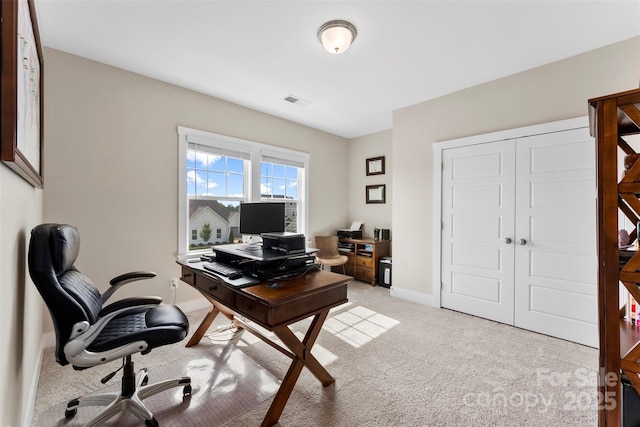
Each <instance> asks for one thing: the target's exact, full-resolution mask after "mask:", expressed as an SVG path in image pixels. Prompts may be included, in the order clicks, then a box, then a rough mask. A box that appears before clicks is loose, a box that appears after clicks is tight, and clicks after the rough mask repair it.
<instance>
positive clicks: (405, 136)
mask: <svg viewBox="0 0 640 427" xmlns="http://www.w3.org/2000/svg"><path fill="white" fill-rule="evenodd" d="M639 82H640V37H636V38H633V39H630V40H627V41H623V42H620V43H616V44H614V45H611V46H607V47H604V48H601V49H597V50H594V51H590V52H587V53H584V54H582V55H577V56H574V57H571V58H568V59H565V60H562V61H558V62H556V63H553V64H549V65H546V66H542V67H539V68H535V69H533V70H529V71H525V72H522V73H519V74H515V75H513V76H509V77H506V78H503V79H499V80H495V81H492V82H489V83H486V84H483V85H479V86H476V87H472V88H469V89H466V90H462V91H460V92H457V93H453V94H450V95H447V96H444V97H441V98H438V99H434V100H430V101H427V102H423V103H420V104H417V105H414V106H410V107H407V108H403V109H400V110H397V111H394V113H393V144H392V155H393V164H394V167H393V170H394V173H393V177H392V181H393V188H394V197H393V201H394V203H393V219H392V223H393V227H392V229H393V251H394V253H393V264H394V265H393V287H394V288H396V293H398V294H401V293H403V292H404V291H406V294H408V295H412V297H413V298H418V299H419V298H423V300H428V296H430V295H432V294H433V292H438V291H439V290H438V287H439V285H435V286H434V284H432V283H431V277H432V269H433V268H439V266H433V265H432V259H433V255H432V250H431V244H432V243H431V242H432V239H433V236H432V204H433V200H432V194H433V188H432V181H433V153H432V144H433V143H434V142H438V141H444V140H449V139H455V138H460V137H464V136H471V135H477V134H483V133H489V132H494V131H499V130H504V129H511V128H518V127H523V126H528V125H534V124H539V123H545V122H551V121H556V120H563V119H569V118H574V117H580V116H586V115H587V113H588V107H587V101H588V99H590V98H594V97H598V96H602V95H608V94H611V93H616V92H620V91H624V90H629V89H634V88H637V87H638V84H639ZM351 161H352V162H353V161H357V160H355V159H352V160H351ZM352 191H353V190H352Z"/></svg>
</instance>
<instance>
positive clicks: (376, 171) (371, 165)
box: [367, 156, 384, 176]
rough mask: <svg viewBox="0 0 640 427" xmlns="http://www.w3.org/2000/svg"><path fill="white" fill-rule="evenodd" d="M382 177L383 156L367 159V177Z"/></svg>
mask: <svg viewBox="0 0 640 427" xmlns="http://www.w3.org/2000/svg"><path fill="white" fill-rule="evenodd" d="M369 175H384V156H380V157H371V158H369V159H367V176H369Z"/></svg>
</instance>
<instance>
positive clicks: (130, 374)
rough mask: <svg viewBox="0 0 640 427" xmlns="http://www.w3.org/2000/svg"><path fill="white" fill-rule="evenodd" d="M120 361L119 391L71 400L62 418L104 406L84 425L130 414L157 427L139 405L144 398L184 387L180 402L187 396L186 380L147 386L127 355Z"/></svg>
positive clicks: (144, 373) (144, 376)
mask: <svg viewBox="0 0 640 427" xmlns="http://www.w3.org/2000/svg"><path fill="white" fill-rule="evenodd" d="M124 359H125V360H124V365H123V368H122V369H123V373H122V383H121V386H122V387H121V390H120V392H119V393H117V392H112V393H103V394H93V395H88V396H83V397H78V398H76V399H73V400H71V401H70V402H69V403H68V404H67V409H66V410H65V411H64V416H65V418H66V419H71V418H73V417H74V416H75V415H76V413H77V412H78V408H79V407H81V406H106V408H105V409H104V410H103V411H102V412H100V413H99V414H98V415H97V416H96V417H95V418H93V419H92V420H91V421H89V422H88V423H87V424H86V425H87V426H95V425H99V424H101V423H104V422H106V421H107V420H108V419H109V418H111V417H113V416H115V415H118V414H119V413H121V412H123V411H130V412H132V413H133V414H134V415H136V416H137V417H138V418H140V419H141V420H144V423H145V425H146V426H149V427H154V426H158V421H157V420H156V418H155V417H154V416H153V413H151V411H150V410H149V409H147V407H146V406H145V404H144V403H143V402H142V401H143V400H144V399H146V398H147V397H151V396H154V395H156V394H158V393H160V392H162V391H165V390H169V389H171V388H174V387H184V388H183V390H182V397H183V399H187V398H189V397H190V396H191V379H190V378H189V377H182V378H173V379H170V380H165V381H161V382H158V383H154V384H149V385H147V381H148V379H149V377H148V376H147V370H146V368H143V369H141V370H140V371H138V373H137V374H135V373H134V367H133V361H132V360H131V356H126V357H125V358H124Z"/></svg>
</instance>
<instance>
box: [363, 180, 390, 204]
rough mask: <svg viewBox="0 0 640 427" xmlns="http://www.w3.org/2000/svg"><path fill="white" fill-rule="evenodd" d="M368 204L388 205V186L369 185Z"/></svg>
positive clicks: (367, 192) (366, 188)
mask: <svg viewBox="0 0 640 427" xmlns="http://www.w3.org/2000/svg"><path fill="white" fill-rule="evenodd" d="M365 192H366V199H367V203H386V200H387V186H386V184H378V185H367V186H366V187H365Z"/></svg>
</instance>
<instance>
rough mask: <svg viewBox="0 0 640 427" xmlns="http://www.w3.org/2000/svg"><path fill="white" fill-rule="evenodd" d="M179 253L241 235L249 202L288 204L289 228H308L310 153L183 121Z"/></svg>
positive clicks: (210, 245) (207, 247) (180, 131)
mask: <svg viewBox="0 0 640 427" xmlns="http://www.w3.org/2000/svg"><path fill="white" fill-rule="evenodd" d="M178 136H179V138H178V140H179V167H178V170H179V180H178V181H179V191H178V197H179V200H178V207H179V212H178V223H179V230H178V255H185V254H188V253H190V252H194V251H202V250H207V249H209V248H211V247H212V246H214V245H218V244H225V243H233V242H238V241H240V240H241V239H242V238H243V236H241V235H239V231H238V230H239V226H240V223H239V207H240V204H241V203H243V202H260V201H265V202H266V201H269V202H275V201H277V202H282V203H284V204H285V230H286V231H290V232H297V233H302V234H306V230H307V207H308V201H307V197H306V193H307V188H308V184H307V183H308V169H309V167H308V165H309V155H308V154H307V153H303V152H299V151H294V150H289V149H284V148H279V147H276V146H270V145H266V144H260V143H257V142H252V141H246V140H240V139H237V138H231V137H227V136H223V135H217V134H212V133H209V132H203V131H198V130H194V129H189V128H184V127H179V128H178Z"/></svg>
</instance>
